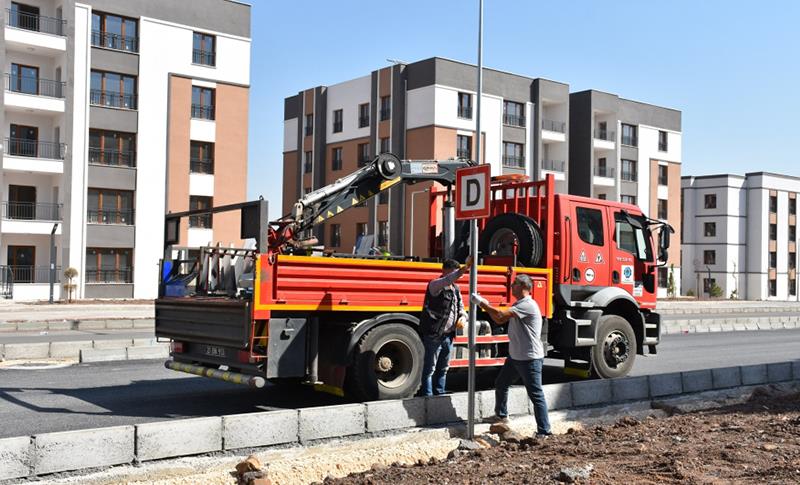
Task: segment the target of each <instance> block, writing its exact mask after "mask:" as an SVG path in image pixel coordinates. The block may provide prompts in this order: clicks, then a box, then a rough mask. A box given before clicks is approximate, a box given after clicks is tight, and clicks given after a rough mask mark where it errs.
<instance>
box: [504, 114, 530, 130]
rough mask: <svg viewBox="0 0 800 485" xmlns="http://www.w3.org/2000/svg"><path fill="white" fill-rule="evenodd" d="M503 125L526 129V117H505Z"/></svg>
mask: <svg viewBox="0 0 800 485" xmlns="http://www.w3.org/2000/svg"><path fill="white" fill-rule="evenodd" d="M503 124H504V125H508V126H518V127H520V128H525V117H524V116H516V115H503Z"/></svg>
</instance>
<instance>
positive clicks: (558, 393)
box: [530, 382, 572, 412]
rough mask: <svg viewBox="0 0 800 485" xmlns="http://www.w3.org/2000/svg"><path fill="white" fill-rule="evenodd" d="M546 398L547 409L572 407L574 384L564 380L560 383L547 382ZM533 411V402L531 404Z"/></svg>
mask: <svg viewBox="0 0 800 485" xmlns="http://www.w3.org/2000/svg"><path fill="white" fill-rule="evenodd" d="M542 389H544V399H545V401H547V410H548V411H550V410H555V409H567V408H570V407H572V384H571V383H569V382H564V383H560V384H545V385H544V386H542ZM530 410H531V412H533V403H531V404H530Z"/></svg>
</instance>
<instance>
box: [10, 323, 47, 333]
mask: <svg viewBox="0 0 800 485" xmlns="http://www.w3.org/2000/svg"><path fill="white" fill-rule="evenodd" d="M40 330H47V322H17V331H19V332H33V331H37V332H38V331H40Z"/></svg>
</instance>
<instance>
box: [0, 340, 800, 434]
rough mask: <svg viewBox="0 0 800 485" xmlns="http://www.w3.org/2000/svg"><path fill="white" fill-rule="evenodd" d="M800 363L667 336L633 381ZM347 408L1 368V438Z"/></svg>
mask: <svg viewBox="0 0 800 485" xmlns="http://www.w3.org/2000/svg"><path fill="white" fill-rule="evenodd" d="M798 358H800V330H772V331H760V332H725V333H709V334H685V335H667V336H665V337H664V339H663V341H662V344H661V345H660V346H659V354H658V355H657V356H653V357H650V356H648V357H642V356H637V361H636V364H635V366H634V371H633V373H632V375H647V374H658V373H664V372H674V371H678V370H695V369H703V368H710V367H726V366H733V365H747V364H760V363H768V362H781V361H787V360H794V359H798ZM552 364H557V361H553V362H552ZM463 374H464V373H461V375H457V374H454V375H452V376H451V378H450V380H449V384H450V387H451V388H452V390H454V391H462V390H465V389H466V384H465V379H464V376H463ZM566 379H568V378H567V377H565V376H563V374H562V373H561V370H560V367H557V366H555V365H551V366H546V367H545V382H558V381H563V380H566ZM491 384H492V376H491V374H483V375H482V376H481V379H480V380H479V383H478V387H479V388H480V389H490V388H491ZM343 402H345V401H344V400H342V399H340V398H336V397H334V396H330V395H327V394H322V393H315V392H312V391H309V390H307V389H297V388H290V389H286V388H282V387H276V386H267V387H266V388H265V389H262V390H250V389H248V388H245V387H241V386H237V385H235V384H228V383H225V382H219V381H214V380H210V379H205V378H201V377H194V376H189V375H186V374H182V373H178V372H173V371H169V370H167V369H165V368H164V367H163V362H161V361H127V362H111V363H99V364H76V365H72V366H68V367H63V368H54V369H46V370H44V369H42V370H38V369H32V368H22V369H19V368H16V369H15V368H3V367H0V416H2V419H0V438H5V437H10V436H20V435H29V434H36V433H45V432H52V431H66V430H72V429H82V428H94V427H104V426H116V425H127V424H134V423H142V422H149V421H158V420H165V419H171V418H183V417H199V416H218V415H222V414H237V413H249V412H257V411H265V410H271V409H283V408H295V407H306V406H320V405H326V404H338V403H343Z"/></svg>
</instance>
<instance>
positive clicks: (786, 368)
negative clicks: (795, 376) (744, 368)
mask: <svg viewBox="0 0 800 485" xmlns="http://www.w3.org/2000/svg"><path fill="white" fill-rule="evenodd" d="M767 379H768V380H769V382H783V381H791V380H792V363H791V362H777V363H774V364H767Z"/></svg>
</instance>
